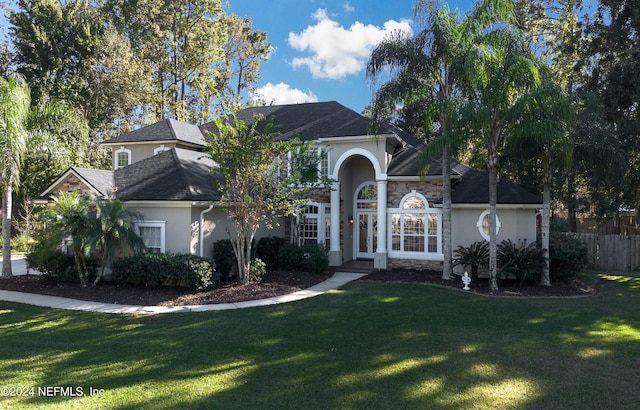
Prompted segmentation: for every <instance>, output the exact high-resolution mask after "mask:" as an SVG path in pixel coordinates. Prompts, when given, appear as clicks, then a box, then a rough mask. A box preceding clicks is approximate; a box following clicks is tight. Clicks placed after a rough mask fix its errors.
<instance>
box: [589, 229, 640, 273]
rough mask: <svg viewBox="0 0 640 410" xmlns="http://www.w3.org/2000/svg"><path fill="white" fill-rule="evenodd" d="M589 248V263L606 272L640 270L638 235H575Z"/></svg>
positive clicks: (639, 236)
mask: <svg viewBox="0 0 640 410" xmlns="http://www.w3.org/2000/svg"><path fill="white" fill-rule="evenodd" d="M576 235H578V236H579V237H580V238H582V239H583V240H584V241H585V243H586V244H587V248H589V262H590V263H591V266H593V267H594V268H595V269H602V270H605V271H608V272H614V271H619V272H620V271H622V272H628V271H635V270H640V235H633V236H621V235H598V234H594V233H579V234H576Z"/></svg>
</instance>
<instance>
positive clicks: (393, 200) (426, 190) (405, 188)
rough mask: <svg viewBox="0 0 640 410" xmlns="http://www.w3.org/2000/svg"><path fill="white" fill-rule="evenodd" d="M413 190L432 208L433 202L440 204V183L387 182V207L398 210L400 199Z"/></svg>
mask: <svg viewBox="0 0 640 410" xmlns="http://www.w3.org/2000/svg"><path fill="white" fill-rule="evenodd" d="M413 190H415V191H416V192H418V193H419V194H422V195H424V197H425V198H427V201H429V206H430V207H433V203H434V202H436V201H437V202H442V182H435V181H389V183H388V184H387V207H388V208H398V207H399V206H400V201H401V200H402V198H403V197H404V196H405V195H407V194H408V193H410V192H411V191H413Z"/></svg>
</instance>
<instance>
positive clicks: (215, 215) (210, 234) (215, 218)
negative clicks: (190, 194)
mask: <svg viewBox="0 0 640 410" xmlns="http://www.w3.org/2000/svg"><path fill="white" fill-rule="evenodd" d="M204 209H206V208H204V207H202V208H201V207H194V208H193V211H192V218H193V220H194V222H195V223H196V226H198V225H199V221H200V212H201V211H203V210H204ZM204 217H205V218H204V231H203V232H204V255H203V256H204V257H205V258H208V259H210V258H211V257H212V253H213V244H214V243H215V242H217V241H219V240H223V239H229V235H228V234H227V229H229V230H230V231H231V232H233V225H232V223H231V221H230V220H229V218H228V216H227V213H226V212H225V211H224V210H222V209H220V208H214V209H212V210H211V211H210V212H207V213H205V214H204ZM277 222H278V223H277V224H274V226H273V229H268V228H267V227H266V226H264V225H263V226H261V227H260V228H258V232H256V242H257V241H258V240H259V239H260V238H262V237H264V236H277V237H280V238H286V236H285V223H284V218H280V219H279V220H278V221H277ZM198 235H199V234H198V231H197V228H196V232H195V237H194V239H193V249H194V252H193V253H195V254H198V252H199V248H200V245H199V243H198V240H199V236H198Z"/></svg>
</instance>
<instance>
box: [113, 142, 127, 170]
mask: <svg viewBox="0 0 640 410" xmlns="http://www.w3.org/2000/svg"><path fill="white" fill-rule="evenodd" d="M114 157H115V158H114V162H115V167H114V168H115V169H118V168H123V167H126V166H127V165H131V150H130V149H126V148H125V147H121V148H120V149H119V150H117V151H116V152H115V153H114Z"/></svg>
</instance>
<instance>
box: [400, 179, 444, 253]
mask: <svg viewBox="0 0 640 410" xmlns="http://www.w3.org/2000/svg"><path fill="white" fill-rule="evenodd" d="M414 196H415V197H417V198H419V199H421V200H422V201H423V202H424V204H425V208H424V209H403V208H404V203H405V201H406V200H407V199H409V198H411V197H414ZM393 214H401V215H403V214H423V215H428V214H431V215H433V214H435V215H437V217H438V232H437V245H436V252H428V249H429V246H428V236H429V235H428V232H429V227H428V221H425V251H424V252H405V251H402V250H399V251H398V250H394V249H393V245H392V238H393V235H392V233H393V229H392V228H393V218H392V215H393ZM401 220H404V218H403V217H402V216H401ZM403 236H404V224H403V225H401V231H400V238H401V241H402V238H403ZM401 244H402V242H401ZM400 249H402V246H400ZM387 253H388V256H389V257H390V258H396V259H418V260H432V261H442V260H444V254H443V253H442V211H441V210H440V209H437V208H431V207H430V206H429V201H427V199H426V198H425V197H424V195H422V194H420V193H418V192H416V191H415V190H413V191H411V192H409V193H408V194H406V195H405V196H404V197H402V200H401V201H400V207H398V208H389V209H387Z"/></svg>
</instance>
